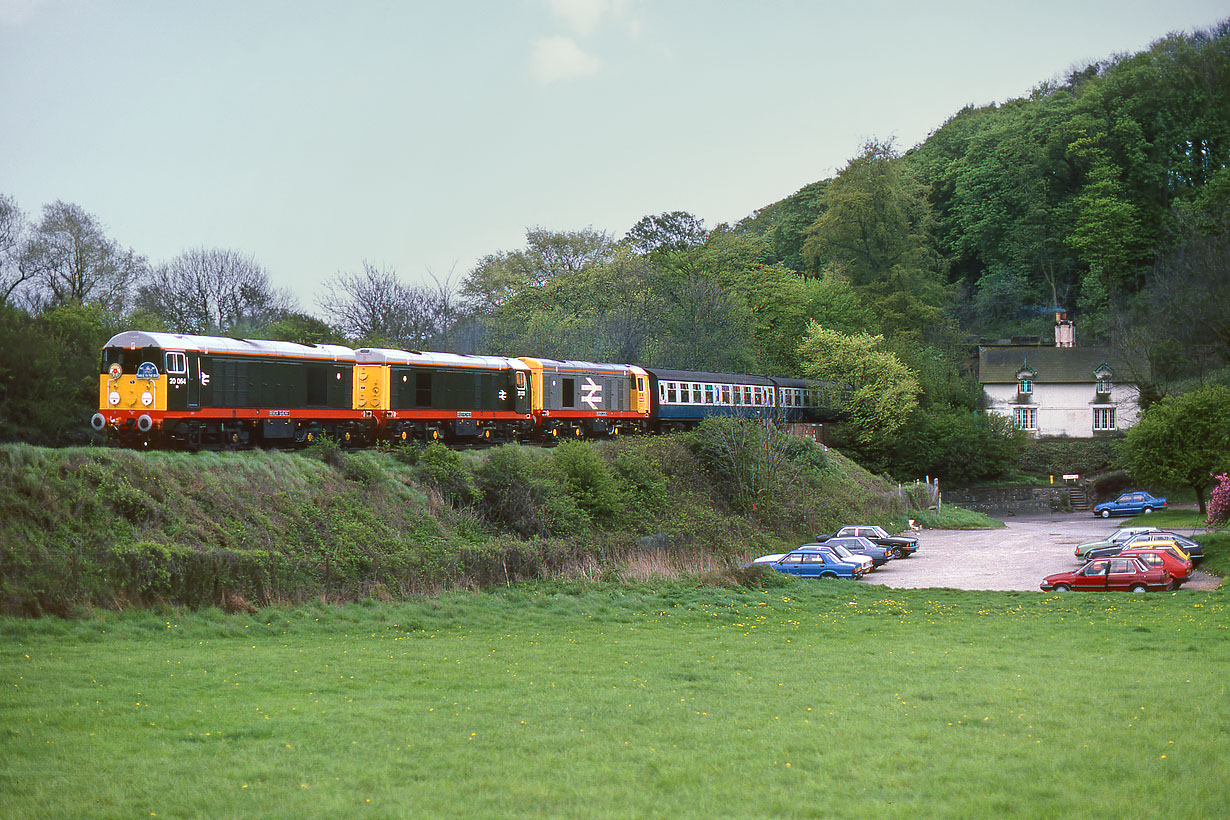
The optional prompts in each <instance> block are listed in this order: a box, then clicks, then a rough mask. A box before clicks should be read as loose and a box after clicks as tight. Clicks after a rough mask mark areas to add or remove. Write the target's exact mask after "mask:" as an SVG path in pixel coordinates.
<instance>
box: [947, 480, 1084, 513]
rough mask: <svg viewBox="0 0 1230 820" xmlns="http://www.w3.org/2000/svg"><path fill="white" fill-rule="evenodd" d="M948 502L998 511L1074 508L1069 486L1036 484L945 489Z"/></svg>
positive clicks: (992, 511) (1029, 511)
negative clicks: (1070, 501) (1039, 485)
mask: <svg viewBox="0 0 1230 820" xmlns="http://www.w3.org/2000/svg"><path fill="white" fill-rule="evenodd" d="M944 502H945V503H947V504H956V505H957V506H958V507H964V508H965V509H967V510H976V511H978V512H983V513H987V514H988V515H992V516H994V515H995V514H997V513H998V514H1015V515H1023V514H1042V513H1051V512H1060V511H1067V510H1070V509H1071V504H1070V503H1069V501H1068V488H1067V487H1065V486H1062V485H1056V486H1054V487H1035V486H1029V485H1020V486H1015V487H986V488H981V489H974V490H952V489H948V490H944Z"/></svg>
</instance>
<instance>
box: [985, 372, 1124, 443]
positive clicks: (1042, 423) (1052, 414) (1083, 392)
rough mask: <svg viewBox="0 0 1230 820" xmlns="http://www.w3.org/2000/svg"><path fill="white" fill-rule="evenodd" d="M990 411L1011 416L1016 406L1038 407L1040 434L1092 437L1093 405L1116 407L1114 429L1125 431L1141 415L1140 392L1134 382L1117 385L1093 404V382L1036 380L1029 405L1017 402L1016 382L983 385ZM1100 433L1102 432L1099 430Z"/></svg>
mask: <svg viewBox="0 0 1230 820" xmlns="http://www.w3.org/2000/svg"><path fill="white" fill-rule="evenodd" d="M982 389H983V393H984V394H985V395H986V399H987V412H989V413H998V414H999V415H1001V416H1007V417H1008V418H1012V411H1013V409H1014V408H1017V407H1036V408H1037V410H1038V429H1037V430H1035V431H1033V435H1037V436H1069V437H1072V438H1092V437H1093V408H1094V407H1110V406H1114V408H1115V429H1116V430H1126V429H1128V428H1129V427H1132V426H1133V425H1135V424H1136V421H1137V419H1139V417H1140V405H1139V403H1138V401H1139V391H1138V390H1137V389H1136V385H1134V384H1125V385H1120V384H1114V385H1113V386H1112V387H1111V392H1110V401H1109V402H1108V403H1105V404H1103V403H1097V404H1095V403H1094V384H1093V382H1089V383H1087V384H1047V383H1045V382H1034V392H1033V397H1032V399H1031V401H1030V402H1029V403H1028V404H1018V403H1017V400H1016V399H1017V393H1016V383H1015V382H1013V383H1012V384H984V385H983V386H982ZM1099 432H1101V431H1099Z"/></svg>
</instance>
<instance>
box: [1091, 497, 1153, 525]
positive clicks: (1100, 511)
mask: <svg viewBox="0 0 1230 820" xmlns="http://www.w3.org/2000/svg"><path fill="white" fill-rule="evenodd" d="M1165 506H1166V499H1165V498H1163V497H1160V496H1155V495H1151V494H1149V493H1147V492H1144V491H1142V490H1133V491H1132V492H1130V493H1124V494H1123V495H1121V496H1119V497H1118V498H1116V499H1115V500H1114V501H1103V502H1102V503H1101V504H1098V505H1096V506H1094V508H1093V514H1094V515H1100V516H1102V517H1103V518H1110V517H1111V516H1112V515H1140V514H1141V513H1144V514H1145V515H1148V514H1149V513H1151V512H1153V511H1154V510H1160V509H1162V508H1163V507H1165Z"/></svg>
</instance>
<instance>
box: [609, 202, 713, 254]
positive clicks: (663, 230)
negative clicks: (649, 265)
mask: <svg viewBox="0 0 1230 820" xmlns="http://www.w3.org/2000/svg"><path fill="white" fill-rule="evenodd" d="M706 236H707V231H706V230H705V221H704V220H703V219H697V218H696V217H695V216H693V215H692V214H690V213H687V212H686V211H671V212H670V213H663V214H658V215H657V216H644V217H641V219H640V221H639V222H637V223H636V224H635V225H633V226H632V228H631V229H630V230H629V231H628V233H627V234H625V235H624V239H623V241H624V242H625V243H626V244H627V245H628V246H629V247H630V248H631V249H632V251H633V252H634V253H639V254H646V253H654V252H656V251H686V250H688V249H689V248H695V247H698V246H700V245H703V244H704V242H705V237H706Z"/></svg>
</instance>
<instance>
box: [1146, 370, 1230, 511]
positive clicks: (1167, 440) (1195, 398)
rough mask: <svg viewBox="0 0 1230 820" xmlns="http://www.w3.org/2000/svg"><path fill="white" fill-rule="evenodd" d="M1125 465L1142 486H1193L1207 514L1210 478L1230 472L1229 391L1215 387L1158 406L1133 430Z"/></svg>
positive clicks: (1202, 508) (1201, 389) (1204, 388)
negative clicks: (1205, 497) (1229, 470)
mask: <svg viewBox="0 0 1230 820" xmlns="http://www.w3.org/2000/svg"><path fill="white" fill-rule="evenodd" d="M1123 460H1124V463H1125V464H1126V466H1127V469H1128V470H1129V472H1131V473H1132V475H1133V476H1135V477H1136V478H1137V479H1139V480H1140V481H1143V482H1145V483H1148V484H1157V485H1159V486H1161V487H1167V488H1180V487H1190V488H1191V489H1192V490H1193V491H1194V492H1195V493H1196V501H1197V503H1198V504H1199V505H1200V513H1201V515H1204V514H1205V512H1206V508H1205V499H1204V492H1205V488H1206V487H1208V486H1209V484H1210V481H1211V479H1210V477H1211V476H1212V475H1213V474H1214V473H1218V472H1224V471H1226V470H1227V469H1230V390H1228V389H1226V388H1225V387H1222V386H1220V385H1211V386H1206V387H1201V388H1199V389H1198V390H1194V391H1192V392H1191V393H1187V394H1184V395H1182V396H1172V397H1169V398H1165V399H1162V400H1161V401H1159V402H1156V403H1155V404H1153V405H1152V406H1151V407H1150V408H1149V409H1148V410H1146V411H1145V413H1144V415H1142V416H1141V418H1140V421H1139V422H1138V423H1137V425H1136V426H1135V427H1133V428H1132V429H1130V430H1128V433H1127V438H1126V439H1125V441H1124V448H1123Z"/></svg>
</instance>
